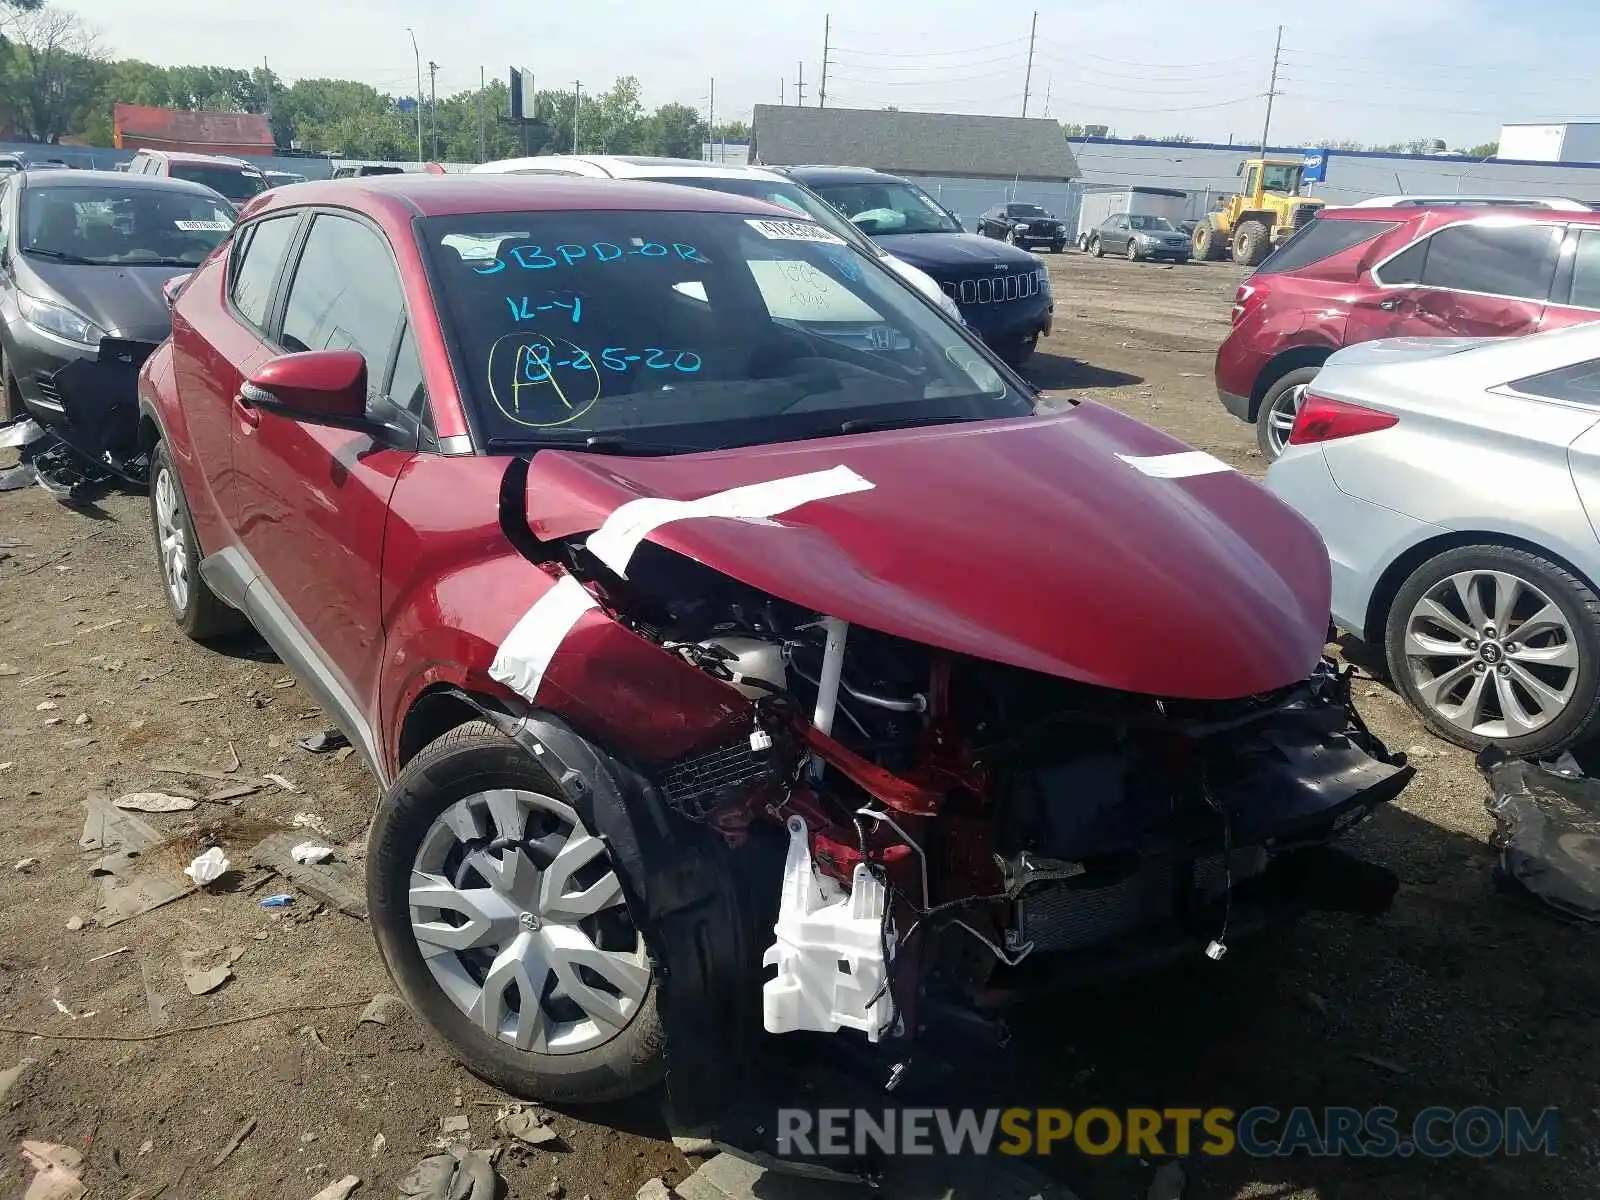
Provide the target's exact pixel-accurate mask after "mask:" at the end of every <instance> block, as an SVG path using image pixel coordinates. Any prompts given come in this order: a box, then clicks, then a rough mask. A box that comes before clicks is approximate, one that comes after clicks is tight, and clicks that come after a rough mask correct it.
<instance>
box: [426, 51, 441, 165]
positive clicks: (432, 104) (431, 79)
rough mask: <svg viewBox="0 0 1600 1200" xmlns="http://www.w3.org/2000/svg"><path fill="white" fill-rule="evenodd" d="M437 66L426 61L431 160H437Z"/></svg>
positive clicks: (431, 61) (430, 61)
mask: <svg viewBox="0 0 1600 1200" xmlns="http://www.w3.org/2000/svg"><path fill="white" fill-rule="evenodd" d="M438 82H439V64H438V63H436V62H434V61H433V59H431V58H430V59H429V60H428V124H429V126H430V127H431V129H432V132H433V158H434V161H435V162H437V161H438V160H439V88H438Z"/></svg>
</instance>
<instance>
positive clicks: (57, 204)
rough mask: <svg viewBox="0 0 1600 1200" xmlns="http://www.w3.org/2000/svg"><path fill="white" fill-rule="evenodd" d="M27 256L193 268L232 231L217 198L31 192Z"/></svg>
mask: <svg viewBox="0 0 1600 1200" xmlns="http://www.w3.org/2000/svg"><path fill="white" fill-rule="evenodd" d="M20 223H21V233H20V238H19V240H20V243H21V248H22V252H23V253H24V254H31V255H34V256H36V257H38V258H46V259H55V260H57V261H59V262H68V263H85V264H90V265H93V266H112V265H116V266H138V265H141V264H143V265H158V264H159V265H163V266H182V267H196V266H199V265H200V260H201V259H203V258H205V256H206V255H207V254H209V253H211V251H212V249H214V248H215V246H216V245H217V243H218V242H220V241H221V240H222V239H223V238H224V237H226V236H227V235H228V231H229V230H230V229H232V228H233V223H234V214H233V211H232V210H231V209H230V208H229V207H228V206H227V205H226V204H224V203H222V202H221V201H219V200H217V199H216V198H214V197H208V196H204V195H195V194H192V193H190V192H188V191H176V190H174V191H168V190H166V188H164V187H149V186H144V187H140V186H129V187H120V186H116V185H112V186H105V185H96V186H88V187H79V186H62V187H31V188H28V189H26V190H25V191H24V192H23V193H22V211H21V222H20Z"/></svg>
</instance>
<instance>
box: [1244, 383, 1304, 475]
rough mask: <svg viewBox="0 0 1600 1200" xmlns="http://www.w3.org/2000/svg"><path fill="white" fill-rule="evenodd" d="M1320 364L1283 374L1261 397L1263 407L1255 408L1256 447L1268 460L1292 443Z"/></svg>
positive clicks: (1271, 459) (1275, 456)
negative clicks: (1297, 423)
mask: <svg viewBox="0 0 1600 1200" xmlns="http://www.w3.org/2000/svg"><path fill="white" fill-rule="evenodd" d="M1317 371H1318V368H1317V367H1300V368H1298V369H1296V370H1293V371H1290V372H1288V373H1287V374H1285V375H1283V376H1280V377H1279V378H1278V379H1276V380H1274V381H1273V384H1272V386H1271V387H1269V388H1268V389H1267V394H1266V395H1265V396H1263V397H1261V407H1260V408H1259V409H1257V410H1256V447H1257V448H1258V449H1259V450H1260V451H1261V457H1262V458H1264V459H1266V460H1267V461H1268V462H1269V463H1270V462H1271V461H1273V459H1275V458H1277V457H1278V456H1279V455H1280V454H1282V453H1283V450H1284V447H1285V446H1287V445H1288V444H1289V434H1290V433H1291V432H1292V431H1293V430H1294V419H1295V418H1296V417H1297V416H1299V415H1300V406H1301V405H1302V404H1304V403H1305V399H1306V392H1307V391H1308V390H1309V388H1310V385H1311V381H1312V380H1313V379H1315V378H1316V377H1317Z"/></svg>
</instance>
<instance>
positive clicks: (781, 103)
mask: <svg viewBox="0 0 1600 1200" xmlns="http://www.w3.org/2000/svg"><path fill="white" fill-rule="evenodd" d="M787 82H788V80H786V79H785V78H783V76H781V75H780V76H778V107H779V108H782V107H783V106H784V105H785V104H787V103H789V102H788V100H786V99H784V95H783V85H784V84H785V83H787Z"/></svg>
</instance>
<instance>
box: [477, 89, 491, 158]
mask: <svg viewBox="0 0 1600 1200" xmlns="http://www.w3.org/2000/svg"><path fill="white" fill-rule="evenodd" d="M487 87H488V84H487V83H485V82H484V75H483V68H482V67H479V68H478V161H479V162H483V161H484V160H485V159H487V158H488V157H489V142H488V135H487V134H486V133H485V132H484V127H483V93H484V90H485V89H486V88H487Z"/></svg>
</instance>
